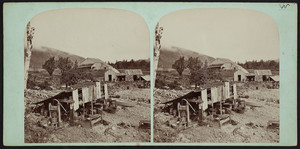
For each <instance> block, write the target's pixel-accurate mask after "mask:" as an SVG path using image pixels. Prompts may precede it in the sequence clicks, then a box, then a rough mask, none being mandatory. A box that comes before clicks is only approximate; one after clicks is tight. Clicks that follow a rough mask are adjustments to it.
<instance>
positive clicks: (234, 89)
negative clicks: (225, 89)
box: [233, 84, 238, 99]
mask: <svg viewBox="0 0 300 149" xmlns="http://www.w3.org/2000/svg"><path fill="white" fill-rule="evenodd" d="M237 98H238V96H237V90H236V84H233V99H237Z"/></svg>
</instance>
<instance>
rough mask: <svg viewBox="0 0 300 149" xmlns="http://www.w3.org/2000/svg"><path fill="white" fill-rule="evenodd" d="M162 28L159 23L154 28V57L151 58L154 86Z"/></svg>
mask: <svg viewBox="0 0 300 149" xmlns="http://www.w3.org/2000/svg"><path fill="white" fill-rule="evenodd" d="M162 31H163V28H162V27H159V24H157V25H156V28H155V43H154V51H153V52H154V58H153V66H154V67H153V79H154V83H153V84H154V86H155V79H156V71H157V68H158V59H159V54H160V48H161V44H160V39H161V37H162V36H161V34H162Z"/></svg>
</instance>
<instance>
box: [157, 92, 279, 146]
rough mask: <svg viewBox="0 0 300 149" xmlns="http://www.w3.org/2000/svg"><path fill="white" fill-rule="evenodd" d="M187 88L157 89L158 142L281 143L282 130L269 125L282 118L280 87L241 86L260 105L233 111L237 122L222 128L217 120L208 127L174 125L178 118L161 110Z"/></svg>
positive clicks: (254, 102)
mask: <svg viewBox="0 0 300 149" xmlns="http://www.w3.org/2000/svg"><path fill="white" fill-rule="evenodd" d="M187 92H189V91H188V90H187V91H183V90H181V91H179V92H176V91H171V90H162V89H158V90H157V89H156V91H155V92H154V100H155V105H154V107H155V110H154V111H155V113H154V142H183V143H188V142H189V143H190V142H193V143H201V142H203V143H226V142H230V143H250V142H251V143H276V142H279V129H277V128H271V127H267V123H268V121H269V120H279V89H266V88H261V89H259V90H256V89H253V88H247V89H246V88H240V89H239V90H238V92H240V95H241V96H243V97H247V98H244V99H245V101H246V102H251V103H252V104H255V105H258V106H259V107H251V106H247V108H246V111H245V112H244V113H236V112H232V116H231V118H232V120H234V121H235V122H237V124H236V125H233V124H225V125H224V126H222V127H221V128H220V127H219V126H218V124H217V123H216V122H213V121H211V120H208V121H207V124H206V125H205V126H199V125H198V124H197V122H192V124H191V125H190V127H188V128H183V127H174V125H171V123H176V122H177V118H175V117H173V116H172V115H169V114H168V113H163V112H161V110H160V109H161V108H162V105H161V104H159V103H161V102H163V101H167V100H170V99H174V97H176V96H181V95H183V94H185V93H187Z"/></svg>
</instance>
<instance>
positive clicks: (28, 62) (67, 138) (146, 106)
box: [24, 8, 151, 143]
mask: <svg viewBox="0 0 300 149" xmlns="http://www.w3.org/2000/svg"><path fill="white" fill-rule="evenodd" d="M24 29H26V31H24V32H25V36H24V38H25V39H24V40H25V41H24V43H25V44H24V82H25V83H24V89H25V90H24V106H25V108H24V109H25V115H24V131H25V132H24V137H25V138H24V141H25V143H101V142H150V136H151V135H150V127H151V123H150V120H151V118H150V117H151V114H150V107H151V106H150V100H151V96H150V40H149V37H150V35H149V29H148V27H147V24H146V23H145V21H144V20H143V18H142V17H140V16H139V15H137V14H135V13H133V12H130V11H126V10H121V9H110V8H82V9H75V8H72V9H59V10H52V11H46V12H43V13H40V14H38V15H36V16H35V17H33V18H32V19H31V20H30V22H28V24H27V26H24Z"/></svg>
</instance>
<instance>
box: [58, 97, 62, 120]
mask: <svg viewBox="0 0 300 149" xmlns="http://www.w3.org/2000/svg"><path fill="white" fill-rule="evenodd" d="M57 118H58V126H60V124H61V122H62V121H61V112H60V104H59V102H57Z"/></svg>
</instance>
